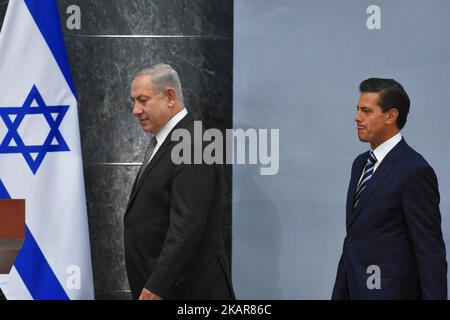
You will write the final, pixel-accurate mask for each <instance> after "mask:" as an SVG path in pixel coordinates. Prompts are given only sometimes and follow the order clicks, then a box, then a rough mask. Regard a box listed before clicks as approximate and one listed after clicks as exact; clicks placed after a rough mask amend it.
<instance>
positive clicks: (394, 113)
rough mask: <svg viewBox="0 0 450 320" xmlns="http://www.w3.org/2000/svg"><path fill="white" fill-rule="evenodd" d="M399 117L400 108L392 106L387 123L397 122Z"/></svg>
mask: <svg viewBox="0 0 450 320" xmlns="http://www.w3.org/2000/svg"><path fill="white" fill-rule="evenodd" d="M397 118H398V109H397V108H391V109H389V110H388V112H387V119H386V123H388V124H391V123H396V122H397Z"/></svg>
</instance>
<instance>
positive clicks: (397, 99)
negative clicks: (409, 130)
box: [359, 78, 410, 129]
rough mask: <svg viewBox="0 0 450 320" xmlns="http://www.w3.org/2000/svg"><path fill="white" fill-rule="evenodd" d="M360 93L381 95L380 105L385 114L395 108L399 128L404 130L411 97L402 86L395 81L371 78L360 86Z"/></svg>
mask: <svg viewBox="0 0 450 320" xmlns="http://www.w3.org/2000/svg"><path fill="white" fill-rule="evenodd" d="M359 91H360V92H361V93H364V92H374V93H379V94H380V100H379V101H378V104H379V105H380V107H381V109H382V110H383V112H387V111H388V110H390V109H392V108H395V109H397V110H398V117H397V127H398V128H399V129H402V128H403V127H404V126H405V124H406V119H407V117H408V112H409V105H410V101H409V97H408V94H406V91H405V89H403V87H402V85H401V84H400V83H398V82H397V81H395V80H394V79H380V78H370V79H367V80H364V81H363V82H361V84H360V85H359Z"/></svg>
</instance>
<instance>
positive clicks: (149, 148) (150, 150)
mask: <svg viewBox="0 0 450 320" xmlns="http://www.w3.org/2000/svg"><path fill="white" fill-rule="evenodd" d="M157 143H158V141H156V137H155V136H153V138H152V140H150V143H149V144H148V146H147V150H146V151H145V156H144V160H143V161H142V166H141V169H140V170H139V175H138V181H139V180H140V179H141V177H142V174H143V173H144V171H145V168H147V165H148V161H149V160H150V157H151V156H152V154H153V151H154V150H155V147H156V144H157Z"/></svg>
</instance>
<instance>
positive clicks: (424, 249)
mask: <svg viewBox="0 0 450 320" xmlns="http://www.w3.org/2000/svg"><path fill="white" fill-rule="evenodd" d="M368 156H369V152H366V153H363V154H361V155H360V156H358V157H357V158H356V159H355V161H354V163H353V167H352V175H351V180H350V185H349V188H348V195H347V220H346V226H347V236H346V238H345V240H344V246H343V252H342V256H341V259H340V261H339V265H338V271H337V276H336V282H335V285H334V290H333V295H332V298H333V299H446V298H447V262H446V258H445V254H446V251H445V244H444V240H443V238H442V231H441V215H440V212H439V191H438V183H437V178H436V175H435V173H434V171H433V169H432V168H431V167H430V165H429V164H428V163H427V162H426V161H425V159H424V158H423V157H422V156H421V155H420V154H418V153H417V152H416V151H414V150H413V149H412V148H411V147H410V146H408V144H406V142H405V140H403V139H402V140H401V141H400V142H399V143H398V144H397V145H396V146H395V147H394V148H393V149H392V150H391V151H390V152H389V153H388V154H387V155H386V157H385V158H384V159H383V161H382V162H381V163H380V165H379V167H378V168H377V170H376V171H375V173H374V175H373V176H372V178H371V179H370V180H369V181H368V184H367V186H366V190H364V192H363V194H362V195H361V198H360V201H359V203H358V205H357V207H356V208H355V209H353V197H354V194H355V190H356V185H357V184H358V181H359V178H360V176H361V174H362V170H363V168H364V166H365V164H366V161H367V158H368ZM371 265H376V266H378V267H379V268H380V271H381V289H372V290H369V289H368V287H367V279H368V278H369V276H371V275H372V273H369V274H368V273H367V267H368V266H371Z"/></svg>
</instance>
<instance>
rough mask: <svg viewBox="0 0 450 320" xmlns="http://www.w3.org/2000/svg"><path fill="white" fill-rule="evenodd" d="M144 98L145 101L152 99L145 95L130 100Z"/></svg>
mask: <svg viewBox="0 0 450 320" xmlns="http://www.w3.org/2000/svg"><path fill="white" fill-rule="evenodd" d="M142 98H145V99H150V97H148V96H145V95H142V94H141V95H140V96H137V97H136V98H134V97H133V96H131V97H130V99H131V100H135V99H142Z"/></svg>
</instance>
